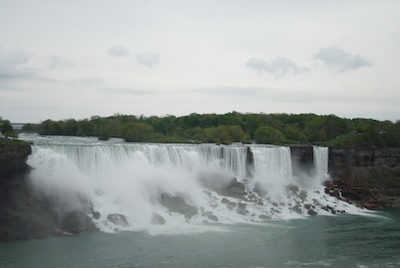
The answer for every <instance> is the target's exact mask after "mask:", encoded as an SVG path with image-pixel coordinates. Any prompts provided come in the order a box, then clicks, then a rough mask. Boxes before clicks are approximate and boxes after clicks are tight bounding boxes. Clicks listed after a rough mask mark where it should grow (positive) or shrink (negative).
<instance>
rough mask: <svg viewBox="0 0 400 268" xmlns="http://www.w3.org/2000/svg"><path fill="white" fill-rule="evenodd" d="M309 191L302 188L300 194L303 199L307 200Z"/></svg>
mask: <svg viewBox="0 0 400 268" xmlns="http://www.w3.org/2000/svg"><path fill="white" fill-rule="evenodd" d="M307 195H308V194H307V191H306V190H301V191H300V194H299V196H300V198H301V200H303V201H304V200H306V198H307Z"/></svg>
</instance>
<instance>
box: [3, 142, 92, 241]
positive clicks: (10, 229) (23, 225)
mask: <svg viewBox="0 0 400 268" xmlns="http://www.w3.org/2000/svg"><path fill="white" fill-rule="evenodd" d="M30 154H31V145H30V144H29V143H26V142H23V141H18V140H7V139H0V242H7V241H13V240H23V239H33V238H43V237H47V236H54V235H69V234H72V233H78V232H83V231H96V230H97V229H96V227H95V225H94V224H93V221H92V219H91V218H90V217H89V216H88V207H87V206H85V205H84V204H83V205H82V209H80V210H74V211H64V213H62V214H61V215H60V213H58V212H59V211H60V209H61V210H63V207H62V204H60V201H59V200H57V197H54V196H53V197H51V196H45V195H43V194H40V193H38V192H37V191H36V190H35V188H34V187H33V186H32V184H31V180H30V179H29V171H30V170H31V167H29V166H28V165H27V164H26V160H27V158H28V156H29V155H30Z"/></svg>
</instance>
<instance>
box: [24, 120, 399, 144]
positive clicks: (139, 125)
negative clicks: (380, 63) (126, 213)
mask: <svg viewBox="0 0 400 268" xmlns="http://www.w3.org/2000/svg"><path fill="white" fill-rule="evenodd" d="M23 129H24V130H36V131H38V133H39V134H42V135H67V136H95V137H98V138H99V139H101V140H107V139H109V138H111V137H116V138H122V139H124V140H126V141H129V142H170V143H172V142H173V143H217V144H231V143H233V142H242V143H252V142H256V143H271V144H306V143H312V144H320V145H325V146H338V147H354V146H356V147H363V146H375V147H400V121H397V122H395V123H393V122H391V121H378V120H373V119H363V118H356V119H346V118H340V117H337V116H335V115H316V114H263V113H261V114H251V113H246V114H242V113H238V112H231V113H227V114H196V113H193V114H190V115H187V116H180V117H176V116H173V115H167V116H163V117H157V116H150V117H145V116H143V115H142V116H133V115H122V114H115V115H113V116H109V117H100V116H92V117H91V118H90V119H84V120H75V119H66V120H61V121H53V120H46V121H44V122H42V123H40V124H39V125H33V124H26V125H24V126H23Z"/></svg>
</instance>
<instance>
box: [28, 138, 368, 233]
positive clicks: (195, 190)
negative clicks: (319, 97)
mask: <svg viewBox="0 0 400 268" xmlns="http://www.w3.org/2000/svg"><path fill="white" fill-rule="evenodd" d="M22 138H23V139H26V140H32V141H34V145H33V153H32V155H31V156H30V157H29V159H28V164H29V165H31V166H32V167H34V170H33V171H32V174H31V178H32V181H33V183H34V185H35V186H36V188H37V189H38V190H39V191H41V192H42V193H45V194H47V195H55V196H58V197H60V199H61V200H62V202H63V203H64V206H63V209H66V208H69V209H74V208H77V207H79V206H82V200H85V202H86V206H87V208H88V211H94V212H98V213H100V214H99V215H100V218H98V219H94V222H95V223H96V225H97V226H98V227H99V228H100V229H101V230H103V231H115V230H149V232H151V233H166V232H167V233H168V232H201V231H205V230H211V229H212V230H216V229H219V228H220V226H219V225H220V224H221V223H222V224H234V223H253V222H267V221H268V220H271V219H291V218H299V217H306V216H309V215H314V214H319V215H332V212H334V213H336V212H344V211H345V212H348V213H363V211H362V210H360V209H359V208H356V207H355V206H353V205H351V204H348V203H345V202H343V201H340V200H338V199H336V198H334V197H331V196H328V195H326V194H325V193H324V187H323V185H322V183H323V181H325V180H326V179H328V177H329V176H328V173H327V171H328V162H327V161H328V160H327V159H328V157H327V156H328V148H324V147H314V171H313V172H312V175H308V176H302V177H294V176H293V172H292V159H291V154H290V148H288V147H281V146H261V145H249V146H244V145H239V144H238V145H231V146H223V145H221V146H220V145H215V144H201V145H182V144H139V143H125V142H122V141H121V140H111V141H108V142H99V141H98V140H97V139H94V138H71V137H69V138H65V137H40V136H38V137H32V136H25V137H22ZM64 141H65V142H64ZM248 147H249V148H250V150H251V152H252V155H253V159H254V161H253V162H252V161H250V160H249V156H248V153H249V149H248ZM250 166H251V168H252V169H253V171H252V172H248V170H249V169H250ZM234 178H235V179H234ZM168 204H169V205H168ZM171 206H172V207H171ZM174 206H175V207H174ZM193 211H195V212H193ZM192 212H193V213H192ZM88 213H89V214H90V212H88ZM110 214H111V215H112V214H114V215H115V214H118V215H124V217H125V218H126V221H127V222H128V224H127V225H123V224H122V225H121V224H118V223H115V222H112V221H110V220H109V219H108V217H107V216H108V215H110ZM155 217H156V218H158V219H160V218H161V219H163V221H164V222H165V224H162V225H158V224H154V218H155ZM204 223H218V224H219V225H215V224H204Z"/></svg>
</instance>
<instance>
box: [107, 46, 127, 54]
mask: <svg viewBox="0 0 400 268" xmlns="http://www.w3.org/2000/svg"><path fill="white" fill-rule="evenodd" d="M108 54H109V55H111V56H114V57H128V56H129V55H130V54H131V52H130V51H129V50H128V49H126V48H125V47H123V46H117V45H114V46H112V47H110V49H109V50H108Z"/></svg>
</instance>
